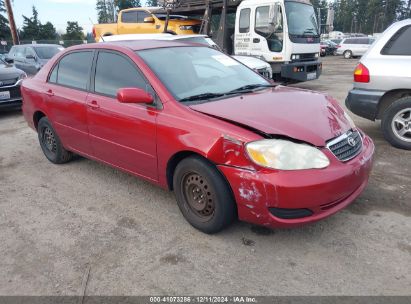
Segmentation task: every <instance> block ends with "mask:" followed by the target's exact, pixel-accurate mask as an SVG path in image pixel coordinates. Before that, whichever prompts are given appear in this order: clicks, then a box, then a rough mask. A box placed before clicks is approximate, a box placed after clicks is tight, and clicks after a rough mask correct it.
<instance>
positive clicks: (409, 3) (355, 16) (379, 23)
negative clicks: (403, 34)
mask: <svg viewBox="0 0 411 304" xmlns="http://www.w3.org/2000/svg"><path fill="white" fill-rule="evenodd" d="M311 3H312V4H313V6H314V8H315V9H316V13H318V9H320V11H321V14H320V15H321V24H323V25H325V24H326V22H327V10H328V8H329V6H331V7H332V8H333V9H334V24H333V25H334V30H335V31H341V32H344V33H364V34H373V33H381V32H383V31H384V30H385V29H386V28H387V27H388V26H389V25H391V24H392V23H393V22H395V21H398V20H403V19H407V18H411V10H410V8H411V0H333V1H327V0H311Z"/></svg>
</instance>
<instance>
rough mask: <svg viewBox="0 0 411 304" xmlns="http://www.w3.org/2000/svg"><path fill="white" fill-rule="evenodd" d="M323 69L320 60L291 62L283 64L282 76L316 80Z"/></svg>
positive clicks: (300, 79) (293, 78) (301, 79)
mask: <svg viewBox="0 0 411 304" xmlns="http://www.w3.org/2000/svg"><path fill="white" fill-rule="evenodd" d="M321 71H322V63H321V62H320V61H302V62H292V63H291V62H290V63H285V64H283V65H282V66H281V77H282V78H286V79H292V80H296V81H308V80H315V79H317V78H318V77H320V75H321Z"/></svg>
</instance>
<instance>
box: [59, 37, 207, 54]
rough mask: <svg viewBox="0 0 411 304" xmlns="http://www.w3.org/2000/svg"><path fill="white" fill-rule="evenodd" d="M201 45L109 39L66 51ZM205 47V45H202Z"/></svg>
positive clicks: (195, 44) (174, 41) (166, 41)
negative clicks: (108, 40)
mask: <svg viewBox="0 0 411 304" xmlns="http://www.w3.org/2000/svg"><path fill="white" fill-rule="evenodd" d="M188 45H192V46H199V47H201V46H203V45H201V44H198V43H187V42H179V41H177V40H150V39H148V40H122V41H110V42H97V43H88V44H80V45H75V46H72V47H69V48H67V49H66V50H67V51H70V50H80V49H90V48H94V49H97V48H98V49H104V48H112V49H121V48H123V49H129V50H133V51H140V50H148V49H158V48H167V47H181V46H188ZM203 47H206V46H203Z"/></svg>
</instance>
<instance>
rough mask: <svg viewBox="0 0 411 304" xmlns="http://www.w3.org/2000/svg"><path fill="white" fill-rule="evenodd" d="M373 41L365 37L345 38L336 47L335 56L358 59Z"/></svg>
mask: <svg viewBox="0 0 411 304" xmlns="http://www.w3.org/2000/svg"><path fill="white" fill-rule="evenodd" d="M374 40H375V39H374V38H367V37H355V38H345V39H343V40H342V41H341V42H340V44H339V45H338V46H337V55H343V56H344V58H345V59H350V58H353V57H360V56H362V55H364V54H365V52H367V50H368V48H369V47H370V46H371V44H373V42H374Z"/></svg>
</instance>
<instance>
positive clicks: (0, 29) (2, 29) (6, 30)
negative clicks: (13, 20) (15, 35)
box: [0, 0, 11, 40]
mask: <svg viewBox="0 0 411 304" xmlns="http://www.w3.org/2000/svg"><path fill="white" fill-rule="evenodd" d="M4 13H6V8H5V6H4V1H3V0H0V39H2V40H3V39H10V37H11V32H10V27H9V20H8V19H7V18H6V17H5V16H4V15H3V14H4Z"/></svg>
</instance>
